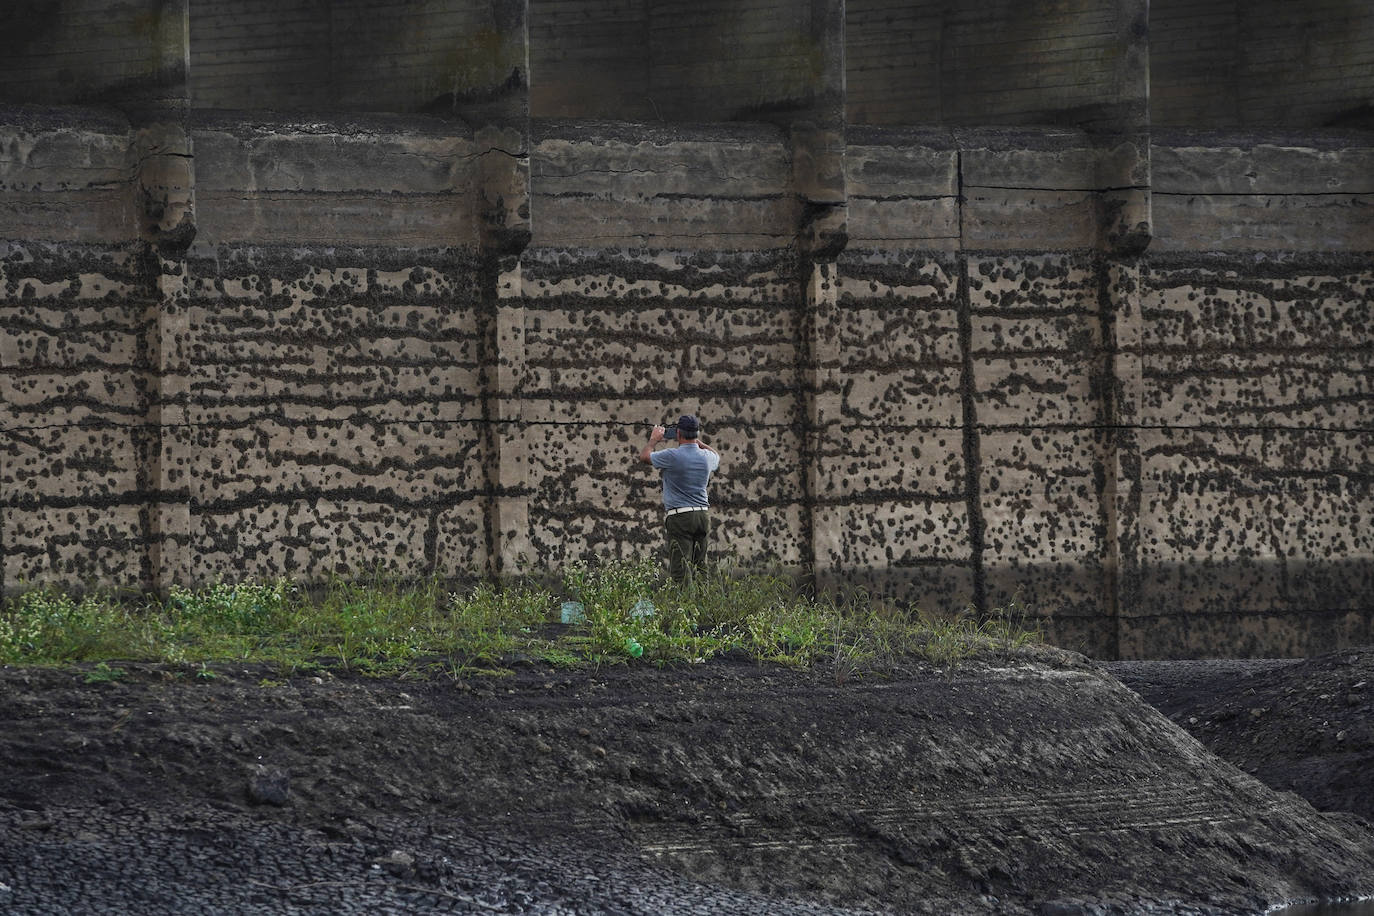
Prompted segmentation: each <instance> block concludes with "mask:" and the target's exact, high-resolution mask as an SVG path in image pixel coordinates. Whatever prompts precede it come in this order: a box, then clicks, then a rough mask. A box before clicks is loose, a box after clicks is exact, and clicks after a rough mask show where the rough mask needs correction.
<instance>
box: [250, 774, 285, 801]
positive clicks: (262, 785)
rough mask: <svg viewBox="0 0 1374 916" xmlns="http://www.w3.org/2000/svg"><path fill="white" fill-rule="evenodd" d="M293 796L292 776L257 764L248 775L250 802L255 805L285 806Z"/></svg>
mask: <svg viewBox="0 0 1374 916" xmlns="http://www.w3.org/2000/svg"><path fill="white" fill-rule="evenodd" d="M290 794H291V774H290V773H288V772H287V771H286V770H283V769H279V768H277V767H270V766H264V765H262V764H255V765H254V766H253V767H252V768H251V769H250V770H249V774H248V800H249V801H250V802H252V803H253V804H255V805H284V804H286V802H287V800H288V798H289V796H290Z"/></svg>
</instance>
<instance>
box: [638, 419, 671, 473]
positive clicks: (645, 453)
mask: <svg viewBox="0 0 1374 916" xmlns="http://www.w3.org/2000/svg"><path fill="white" fill-rule="evenodd" d="M664 432H666V430H665V429H664V428H663V427H662V426H655V427H654V431H653V432H651V433H649V444H648V445H646V446H644V447H643V448H642V449H640V450H639V460H640V461H642V462H644V463H645V464H653V463H654V459H653V454H654V446H655V445H657V444H658V443H660V442H662V441H663V434H664Z"/></svg>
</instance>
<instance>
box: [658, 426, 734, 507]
mask: <svg viewBox="0 0 1374 916" xmlns="http://www.w3.org/2000/svg"><path fill="white" fill-rule="evenodd" d="M652 463H653V466H654V467H656V468H658V469H659V470H660V471H662V472H663V508H665V509H680V508H683V507H686V506H693V507H697V508H703V509H704V508H706V507H707V506H708V505H709V502H708V501H707V497H706V485H707V484H708V483H709V482H710V480H711V472H712V471H714V470H715V469H716V468H718V467H720V456H719V455H717V454H716V453H715V452H713V451H711V450H710V449H707V448H701V447H700V446H699V445H698V444H697V443H696V442H695V441H692V442H685V443H683V444H682V445H679V446H678V447H677V448H666V449H662V450H660V451H657V452H654V453H653V455H652Z"/></svg>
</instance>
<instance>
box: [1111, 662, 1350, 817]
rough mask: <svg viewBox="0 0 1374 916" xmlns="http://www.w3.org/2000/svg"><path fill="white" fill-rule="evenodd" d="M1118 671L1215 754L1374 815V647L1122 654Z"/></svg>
mask: <svg viewBox="0 0 1374 916" xmlns="http://www.w3.org/2000/svg"><path fill="white" fill-rule="evenodd" d="M1108 667H1109V669H1110V670H1111V671H1112V673H1113V674H1115V675H1116V676H1117V677H1119V678H1121V680H1122V681H1123V682H1124V683H1125V684H1126V685H1127V686H1129V687H1131V688H1132V689H1134V690H1136V691H1137V692H1139V693H1140V695H1141V696H1142V697H1143V698H1144V699H1145V700H1146V701H1147V702H1149V703H1151V704H1152V705H1154V706H1156V707H1157V708H1158V709H1159V710H1160V711H1161V712H1163V713H1164V714H1165V715H1167V716H1168V717H1169V718H1170V719H1172V720H1173V721H1174V722H1176V723H1177V724H1178V725H1180V726H1182V727H1183V728H1185V729H1187V730H1188V731H1189V732H1191V733H1192V734H1193V735H1194V736H1196V737H1197V738H1198V739H1199V740H1200V741H1202V743H1204V744H1205V745H1207V747H1208V748H1209V749H1211V750H1212V751H1213V752H1214V753H1216V754H1217V755H1219V756H1221V757H1223V758H1225V759H1226V760H1229V761H1231V762H1232V763H1234V764H1236V765H1237V766H1239V767H1241V768H1242V769H1244V770H1246V771H1248V772H1250V773H1253V774H1254V775H1255V776H1256V777H1258V778H1259V779H1260V780H1262V781H1263V782H1264V783H1265V784H1267V785H1269V786H1272V787H1274V788H1276V789H1280V790H1285V791H1292V792H1296V793H1297V794H1298V795H1301V796H1302V797H1303V798H1305V799H1307V800H1308V801H1310V802H1311V803H1312V804H1313V806H1314V807H1316V808H1318V809H1320V810H1323V811H1352V812H1354V813H1356V814H1358V815H1360V816H1362V817H1363V818H1365V819H1366V820H1370V821H1374V647H1368V646H1365V647H1362V648H1354V649H1346V650H1343V651H1340V652H1333V653H1330V654H1328V655H1323V656H1319V657H1317V658H1312V659H1307V660H1304V661H1287V660H1259V661H1212V662H1121V663H1113V664H1111V665H1109V666H1108Z"/></svg>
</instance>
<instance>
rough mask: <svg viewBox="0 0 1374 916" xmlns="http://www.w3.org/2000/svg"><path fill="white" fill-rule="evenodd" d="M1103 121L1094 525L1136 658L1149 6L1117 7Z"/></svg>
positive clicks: (1131, 1)
mask: <svg viewBox="0 0 1374 916" xmlns="http://www.w3.org/2000/svg"><path fill="white" fill-rule="evenodd" d="M1116 36H1117V47H1118V49H1119V54H1118V55H1117V57H1116V71H1115V80H1116V85H1115V87H1114V89H1115V92H1114V95H1115V99H1116V104H1115V106H1114V108H1113V110H1112V117H1110V118H1108V119H1107V120H1106V123H1103V124H1101V125H1096V128H1097V130H1096V131H1095V137H1096V141H1097V143H1098V145H1099V158H1098V176H1097V184H1098V188H1099V189H1100V190H1099V208H1100V209H1099V218H1098V247H1099V248H1100V249H1101V250H1102V251H1103V266H1102V275H1101V277H1100V278H1099V283H1100V284H1101V286H1100V289H1101V293H1100V297H1099V299H1100V305H1101V321H1102V337H1103V350H1104V354H1105V356H1104V359H1105V363H1106V370H1107V371H1106V373H1105V375H1106V378H1105V384H1104V385H1103V386H1102V397H1103V404H1102V414H1103V418H1104V431H1103V440H1102V442H1103V453H1102V461H1103V468H1102V470H1103V476H1102V481H1103V483H1102V495H1101V500H1102V516H1103V520H1104V522H1105V524H1104V528H1105V531H1106V544H1105V551H1106V556H1105V557H1104V564H1103V565H1104V569H1105V571H1106V582H1105V583H1104V592H1105V595H1104V597H1105V599H1106V600H1105V604H1106V607H1107V612H1108V613H1109V614H1110V615H1111V617H1112V619H1113V620H1114V622H1115V630H1116V647H1115V648H1116V654H1117V656H1118V657H1131V656H1133V655H1135V654H1136V653H1135V651H1134V650H1133V648H1132V637H1131V635H1130V631H1131V627H1130V626H1129V618H1130V615H1131V614H1132V613H1133V611H1134V610H1135V609H1136V608H1138V607H1139V606H1140V597H1141V596H1140V590H1141V581H1142V579H1141V568H1140V535H1141V532H1140V505H1141V485H1142V481H1141V436H1142V432H1141V429H1140V422H1141V397H1142V394H1143V380H1142V379H1143V371H1144V370H1143V361H1142V353H1141V348H1142V346H1143V342H1142V336H1143V324H1142V317H1141V312H1140V265H1139V255H1140V254H1142V253H1143V252H1144V251H1145V249H1146V248H1147V247H1148V246H1149V244H1150V241H1151V239H1152V238H1153V237H1154V220H1153V214H1152V204H1151V185H1152V175H1151V169H1150V111H1149V98H1150V59H1149V0H1117V6H1116Z"/></svg>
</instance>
